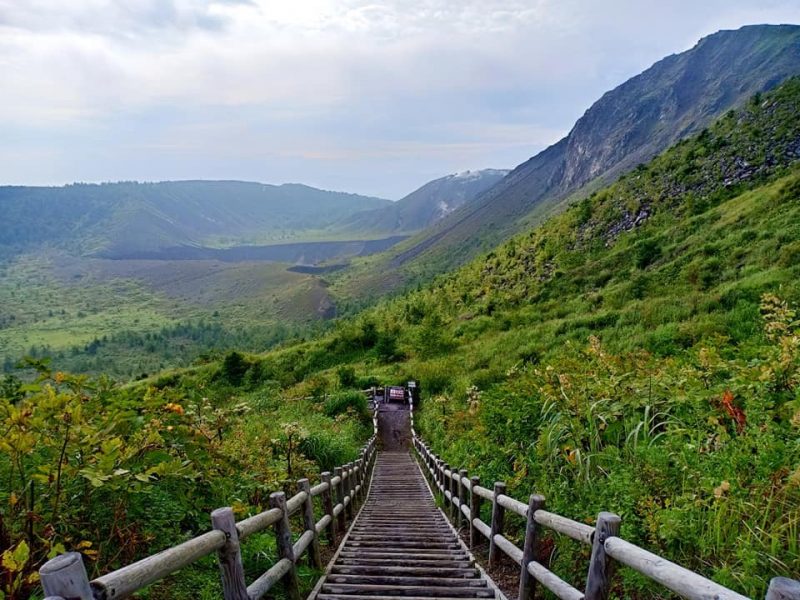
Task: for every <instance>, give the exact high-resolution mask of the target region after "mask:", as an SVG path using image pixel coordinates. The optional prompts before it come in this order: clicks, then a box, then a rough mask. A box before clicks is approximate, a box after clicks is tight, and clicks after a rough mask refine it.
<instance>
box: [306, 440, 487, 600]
mask: <svg viewBox="0 0 800 600" xmlns="http://www.w3.org/2000/svg"><path fill="white" fill-rule="evenodd" d="M496 596H498V592H497V590H496V588H495V587H494V585H493V584H492V583H491V582H490V581H489V580H488V579H487V578H486V577H484V575H483V573H482V572H481V571H480V570H478V569H477V568H476V567H475V564H474V561H473V559H472V557H471V556H470V554H469V552H468V551H467V549H466V547H465V546H463V545H462V544H461V542H460V540H459V539H458V538H457V536H456V533H455V532H454V531H453V529H452V528H451V527H450V525H449V523H448V522H447V519H446V518H445V516H444V515H443V514H442V512H441V511H440V510H439V509H438V508H437V507H436V503H435V502H434V499H433V496H432V495H431V492H430V489H429V488H428V485H427V483H426V482H425V479H424V478H423V476H422V473H421V472H420V470H419V468H418V466H417V464H416V462H415V461H414V460H413V459H412V458H411V456H410V454H409V453H408V451H398V452H388V451H386V452H380V453H379V454H378V457H377V463H376V465H375V472H374V475H373V480H372V486H371V487H370V491H369V496H368V498H367V501H366V503H365V504H364V507H363V508H362V510H361V513H360V514H359V515H358V518H357V519H356V521H355V522H354V523H353V526H352V527H351V529H350V532H349V534H348V536H347V539H346V540H345V542H344V544H343V545H342V547H341V548H340V550H339V552H338V554H337V555H336V556H335V558H334V561H333V564H332V565H331V567H330V568H329V570H328V572H327V573H326V575H325V576H324V578H323V580H322V581H321V583H320V585H318V586H317V591H316V598H317V599H318V600H383V599H398V600H400V599H402V600H414V599H418V600H422V599H426V598H435V599H437V600H445V599H448V598H452V599H463V598H494V597H496ZM312 597H313V594H312Z"/></svg>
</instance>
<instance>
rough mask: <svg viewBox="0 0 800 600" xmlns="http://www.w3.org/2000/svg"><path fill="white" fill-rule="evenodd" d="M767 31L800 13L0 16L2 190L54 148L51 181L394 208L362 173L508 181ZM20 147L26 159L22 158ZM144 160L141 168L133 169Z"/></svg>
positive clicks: (43, 12)
mask: <svg viewBox="0 0 800 600" xmlns="http://www.w3.org/2000/svg"><path fill="white" fill-rule="evenodd" d="M760 21H772V22H776V21H800V7H799V6H797V3H796V2H790V1H780V0H762V1H757V0H752V1H748V0H726V1H723V0H707V1H705V2H702V3H699V2H694V1H690V0H679V1H677V2H670V3H662V2H656V1H655V0H653V1H648V2H641V1H634V0H615V1H614V2H603V3H597V2H591V1H589V0H583V1H581V0H482V1H477V0H459V1H457V2H456V1H448V0H388V1H380V0H293V1H292V2H287V1H286V0H205V1H201V0H137V1H135V2H118V1H116V0H70V2H63V0H0V81H2V85H3V93H2V94H0V148H2V151H3V152H2V154H3V155H4V156H6V157H9V156H10V157H11V159H10V160H8V161H5V162H4V164H3V165H0V180H3V179H5V180H14V181H18V182H26V181H27V182H32V183H35V182H39V181H43V180H42V179H41V172H42V170H41V169H37V165H36V164H35V163H34V162H33V161H30V160H26V158H25V157H26V156H31V155H40V154H46V155H48V156H53V151H54V148H56V149H58V148H60V149H61V150H60V152H58V151H56V152H55V155H54V156H53V158H52V162H51V164H49V165H48V169H47V172H48V173H51V174H53V175H52V177H53V180H54V181H68V180H72V179H92V178H99V179H108V178H112V177H113V176H114V175H115V174H118V175H117V176H120V177H123V178H153V174H158V175H159V176H160V177H164V178H169V177H171V176H174V177H178V176H180V175H181V174H183V175H186V174H188V175H189V176H193V177H225V176H229V174H230V173H229V172H230V170H231V169H230V167H229V165H230V164H231V161H232V160H234V159H236V160H240V161H245V162H247V164H248V165H256V166H253V167H251V168H250V170H248V171H246V172H241V171H238V170H237V175H238V176H245V177H247V178H251V179H263V178H265V177H266V175H267V174H274V176H275V177H276V179H277V180H283V179H288V178H289V177H288V176H287V177H281V175H280V171H279V169H278V167H280V169H285V170H286V172H287V173H289V172H291V173H292V174H294V173H298V174H300V175H302V174H303V173H304V172H305V173H307V175H308V176H307V177H294V178H295V179H298V178H299V179H305V180H308V181H311V180H319V179H320V178H322V177H324V174H325V172H326V171H325V169H318V166H317V165H318V163H320V162H325V163H326V164H327V162H330V161H331V160H332V159H331V158H330V157H337V158H336V159H335V161H334V162H337V164H338V171H337V173H338V175H337V176H338V177H340V178H341V177H342V173H346V174H347V179H340V180H341V181H342V183H346V184H347V185H348V186H350V187H352V189H354V190H362V191H372V192H384V193H387V194H392V195H398V194H399V193H400V192H401V190H402V189H403V188H404V186H405V185H406V183H405V181H406V180H407V179H408V178H410V177H413V174H409V173H405V174H403V173H400V172H399V171H397V170H390V171H389V172H387V173H386V177H385V180H386V184H385V185H384V186H382V187H380V188H376V189H367V188H366V187H365V186H363V185H361V183H360V182H361V181H367V180H369V179H370V177H367V176H365V175H364V176H362V175H360V174H361V173H363V169H365V168H370V166H369V165H370V162H369V160H368V157H369V156H370V154H372V155H374V156H375V157H376V158H375V161H374V162H373V163H372V165H373V168H375V169H379V168H380V169H385V168H387V167H386V165H387V164H388V162H387V161H389V160H390V158H391V157H392V156H395V157H398V156H399V157H401V158H398V160H405V159H404V158H402V157H407V156H408V155H409V153H416V155H417V156H419V157H423V158H424V157H427V160H429V161H430V165H431V166H430V168H431V169H434V170H436V169H439V170H440V171H441V172H443V173H444V172H451V171H460V170H464V169H465V168H479V167H481V166H485V165H492V166H498V167H500V166H513V165H512V164H509V163H501V162H500V161H501V160H511V161H517V162H519V161H521V160H524V159H525V158H527V157H528V156H529V155H530V154H532V153H533V152H535V151H536V150H537V149H539V148H541V147H542V146H544V145H546V144H548V143H550V142H553V141H555V139H557V137H558V136H559V135H560V134H561V133H562V132H563V131H565V130H567V129H568V128H569V127H570V126H571V124H572V122H573V121H574V119H575V118H577V117H578V116H579V115H580V114H581V113H582V112H583V110H585V109H586V108H587V107H588V105H589V104H590V103H591V102H592V101H593V100H594V99H596V98H597V97H598V96H599V95H600V93H602V92H603V91H605V90H606V89H608V88H610V87H612V86H614V85H616V84H618V83H620V82H621V81H623V80H624V79H626V78H627V77H629V76H631V75H633V74H635V73H636V72H638V71H640V70H642V69H643V68H646V67H647V66H649V64H651V63H652V62H654V61H655V60H657V59H658V58H660V57H661V56H663V55H665V54H668V53H671V52H675V51H680V50H683V49H686V48H687V47H689V46H691V45H692V44H693V43H694V42H695V41H696V40H697V38H698V37H700V36H701V35H704V34H707V33H711V32H713V31H714V30H716V29H718V28H720V27H737V26H740V25H742V24H745V23H748V22H760ZM526 140H528V142H527V143H526ZM10 145H11V146H12V147H13V145H16V146H17V147H19V148H20V150H24V152H22V151H21V152H20V153H19V158H18V159H14V153H13V152H9V146H10ZM37 148H39V149H40V150H43V149H45V148H46V149H47V152H38V153H37ZM98 148H100V149H102V150H103V151H102V152H100V156H101V158H100V160H99V161H98V160H97V155H96V154H95V153H96V152H97V150H98ZM143 148H147V149H148V157H142V156H140V155H136V154H135V153H136V152H141V151H142V150H141V149H143ZM181 153H182V154H181ZM201 155H202V157H203V159H202V160H200V159H198V156H201ZM82 157H84V158H82ZM89 157H91V160H90V158H89ZM275 157H280V158H279V159H278V158H275ZM446 157H450V158H446ZM148 158H149V160H148ZM458 158H461V159H463V160H464V161H465V162H467V163H468V164H454V163H455V162H456V160H457V159H458ZM192 160H194V161H195V162H194V163H193V162H192ZM292 160H295V161H296V162H295V163H292V162H291V161H292ZM270 161H276V162H274V163H271V162H270ZM348 161H349V162H348ZM382 161H383V162H382ZM480 161H484V162H483V163H481V162H480ZM412 163H413V164H412ZM192 164H194V165H195V167H194V168H193V167H192ZM418 164H419V162H418V161H411V162H410V163H409V167H408V168H409V169H412V168H418ZM414 165H417V166H414ZM171 167H173V168H174V172H175V174H174V175H170V173H169V169H170V168H171ZM304 169H305V171H304ZM400 171H402V169H400ZM104 173H108V175H107V176H106V175H104ZM323 183H324V182H323ZM329 187H330V186H329Z"/></svg>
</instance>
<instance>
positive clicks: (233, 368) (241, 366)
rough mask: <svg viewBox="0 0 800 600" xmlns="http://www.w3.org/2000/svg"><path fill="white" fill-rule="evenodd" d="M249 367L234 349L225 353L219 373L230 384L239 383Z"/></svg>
mask: <svg viewBox="0 0 800 600" xmlns="http://www.w3.org/2000/svg"><path fill="white" fill-rule="evenodd" d="M249 367H250V365H248V364H247V361H246V360H245V358H244V356H242V355H241V354H240V353H238V352H236V351H235V350H234V351H232V352H228V354H226V355H225V359H224V360H223V361H222V368H221V370H220V375H221V376H222V378H223V379H224V380H225V381H227V382H228V383H230V384H231V385H241V383H242V378H243V377H244V374H245V373H246V372H247V369H248V368H249Z"/></svg>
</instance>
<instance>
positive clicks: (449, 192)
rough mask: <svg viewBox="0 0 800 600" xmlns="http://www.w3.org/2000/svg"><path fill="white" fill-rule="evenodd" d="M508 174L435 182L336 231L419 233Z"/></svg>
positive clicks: (478, 173) (356, 217)
mask: <svg viewBox="0 0 800 600" xmlns="http://www.w3.org/2000/svg"><path fill="white" fill-rule="evenodd" d="M507 174H508V171H507V170H502V169H482V170H479V171H465V172H463V173H455V174H452V175H447V176H446V177H441V178H439V179H434V180H433V181H429V182H428V183H426V184H425V185H423V186H422V187H420V188H419V189H417V190H414V191H413V192H411V193H410V194H408V195H407V196H405V197H404V198H402V199H400V200H398V201H397V202H395V203H394V204H391V205H390V206H386V207H382V208H377V209H374V210H369V211H365V212H361V213H357V214H355V215H353V216H351V217H348V218H346V219H344V220H343V221H342V222H341V223H337V225H336V228H337V229H342V230H343V231H350V232H353V233H358V232H363V231H372V232H377V233H382V234H388V233H413V232H418V231H421V230H423V229H425V228H427V227H430V226H431V225H433V224H434V223H436V222H438V221H440V220H442V219H443V218H445V217H446V216H447V215H449V214H451V213H452V212H453V211H455V210H456V209H458V208H460V207H461V206H464V205H465V204H468V203H470V202H471V201H472V200H474V199H475V198H476V197H477V196H479V195H480V194H481V193H483V192H485V191H486V190H487V189H489V188H491V187H492V186H494V185H495V184H496V183H497V182H499V181H500V180H501V179H502V178H503V177H505V176H506V175H507Z"/></svg>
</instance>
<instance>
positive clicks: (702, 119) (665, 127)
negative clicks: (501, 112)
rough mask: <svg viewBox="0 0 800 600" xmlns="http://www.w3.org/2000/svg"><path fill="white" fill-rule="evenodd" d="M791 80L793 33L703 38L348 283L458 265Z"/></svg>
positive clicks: (778, 29)
mask: <svg viewBox="0 0 800 600" xmlns="http://www.w3.org/2000/svg"><path fill="white" fill-rule="evenodd" d="M797 73H800V27H798V26H795V25H779V26H772V25H758V26H748V27H743V28H741V29H739V30H736V31H720V32H718V33H715V34H713V35H710V36H708V37H706V38H703V39H702V40H700V42H699V43H698V44H697V45H696V46H695V47H694V48H692V49H690V50H688V51H686V52H682V53H680V54H676V55H673V56H669V57H667V58H665V59H663V60H661V61H659V62H657V63H656V64H655V65H653V66H652V67H650V68H649V69H647V70H646V71H644V72H643V73H641V74H640V75H638V76H636V77H633V78H632V79H630V80H628V81H626V82H625V83H623V84H622V85H620V86H619V87H617V88H616V89H614V90H612V91H610V92H608V93H606V94H605V95H604V96H603V97H602V98H600V100H598V101H597V102H596V103H595V104H594V105H593V106H592V107H591V108H590V109H589V110H587V111H586V113H585V114H584V115H583V117H581V118H580V119H579V120H578V122H577V123H576V124H575V126H574V127H573V129H572V131H571V132H570V133H569V135H568V136H567V137H565V138H564V139H562V140H561V141H559V142H558V143H556V144H554V145H553V146H551V147H549V148H547V149H546V150H544V151H542V152H540V153H539V154H537V155H536V156H534V157H533V158H531V159H530V160H528V161H527V162H525V163H523V164H521V165H519V166H518V167H517V168H516V169H514V170H513V171H512V172H511V173H510V174H509V175H508V176H507V177H505V178H504V179H503V180H502V181H501V182H500V183H498V185H496V186H494V187H492V188H490V189H489V190H488V191H486V192H485V193H483V194H482V195H481V196H480V197H479V198H477V199H476V200H475V201H474V202H471V203H469V204H467V205H465V206H463V207H462V208H461V209H459V210H456V211H454V212H453V213H452V214H451V215H449V216H448V217H446V218H444V219H442V220H441V221H440V222H438V223H437V224H436V225H434V226H433V227H431V228H429V229H428V230H426V231H424V232H422V233H421V234H419V235H417V236H414V237H412V238H411V239H409V240H408V241H407V242H405V243H404V244H400V245H398V246H397V247H396V248H395V249H392V250H391V251H389V252H388V253H387V254H386V255H385V256H384V257H383V258H382V260H381V261H373V262H370V263H368V264H367V265H366V266H365V267H363V268H362V271H361V273H357V274H356V275H354V277H355V278H357V279H358V278H360V279H366V280H369V279H372V278H379V279H381V280H382V281H383V282H388V283H389V284H390V285H393V286H402V285H403V284H404V283H408V281H409V280H413V279H419V278H427V277H430V276H432V275H434V274H436V273H440V272H442V271H445V270H447V269H448V268H451V267H453V266H456V265H458V264H461V263H463V262H464V261H466V260H468V259H469V258H471V257H473V256H475V255H476V254H477V253H478V252H480V251H486V250H488V249H490V248H491V247H493V246H495V245H496V244H497V243H499V242H500V241H502V240H503V239H505V238H507V237H509V236H510V235H512V234H514V233H515V232H517V231H519V230H520V229H521V228H522V227H524V226H526V225H530V224H533V223H535V222H537V221H540V220H541V218H542V217H543V215H545V214H547V213H548V211H550V210H552V209H553V208H554V207H555V206H557V205H558V204H559V203H560V202H563V201H565V200H566V199H568V198H570V197H571V196H574V195H577V194H578V192H579V191H580V190H586V189H591V188H594V189H597V188H598V187H600V186H601V185H602V184H603V183H607V182H609V181H610V180H613V179H614V178H615V177H617V176H619V175H620V174H621V173H624V172H627V171H629V170H630V169H632V168H633V167H635V166H636V165H637V164H639V163H642V162H645V161H647V160H648V159H650V158H652V157H653V156H654V155H655V154H657V153H658V152H659V151H661V150H664V149H665V148H667V147H668V146H669V145H671V144H673V143H674V142H676V141H677V140H679V139H682V138H684V137H686V136H688V135H690V134H692V133H696V132H698V131H700V130H702V129H703V128H704V127H706V126H707V125H709V124H710V123H711V122H712V121H713V120H714V119H715V118H716V117H718V116H720V115H722V114H724V113H725V112H726V111H727V110H730V109H731V108H732V107H735V106H738V105H741V104H742V103H743V102H744V101H745V100H746V99H747V98H749V97H750V96H752V95H753V94H755V93H757V92H763V91H765V90H769V89H771V88H773V87H775V86H776V85H777V84H779V83H780V82H781V81H783V80H785V79H786V78H787V77H789V76H791V75H794V74H797ZM364 287H365V288H367V287H368V286H364Z"/></svg>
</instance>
